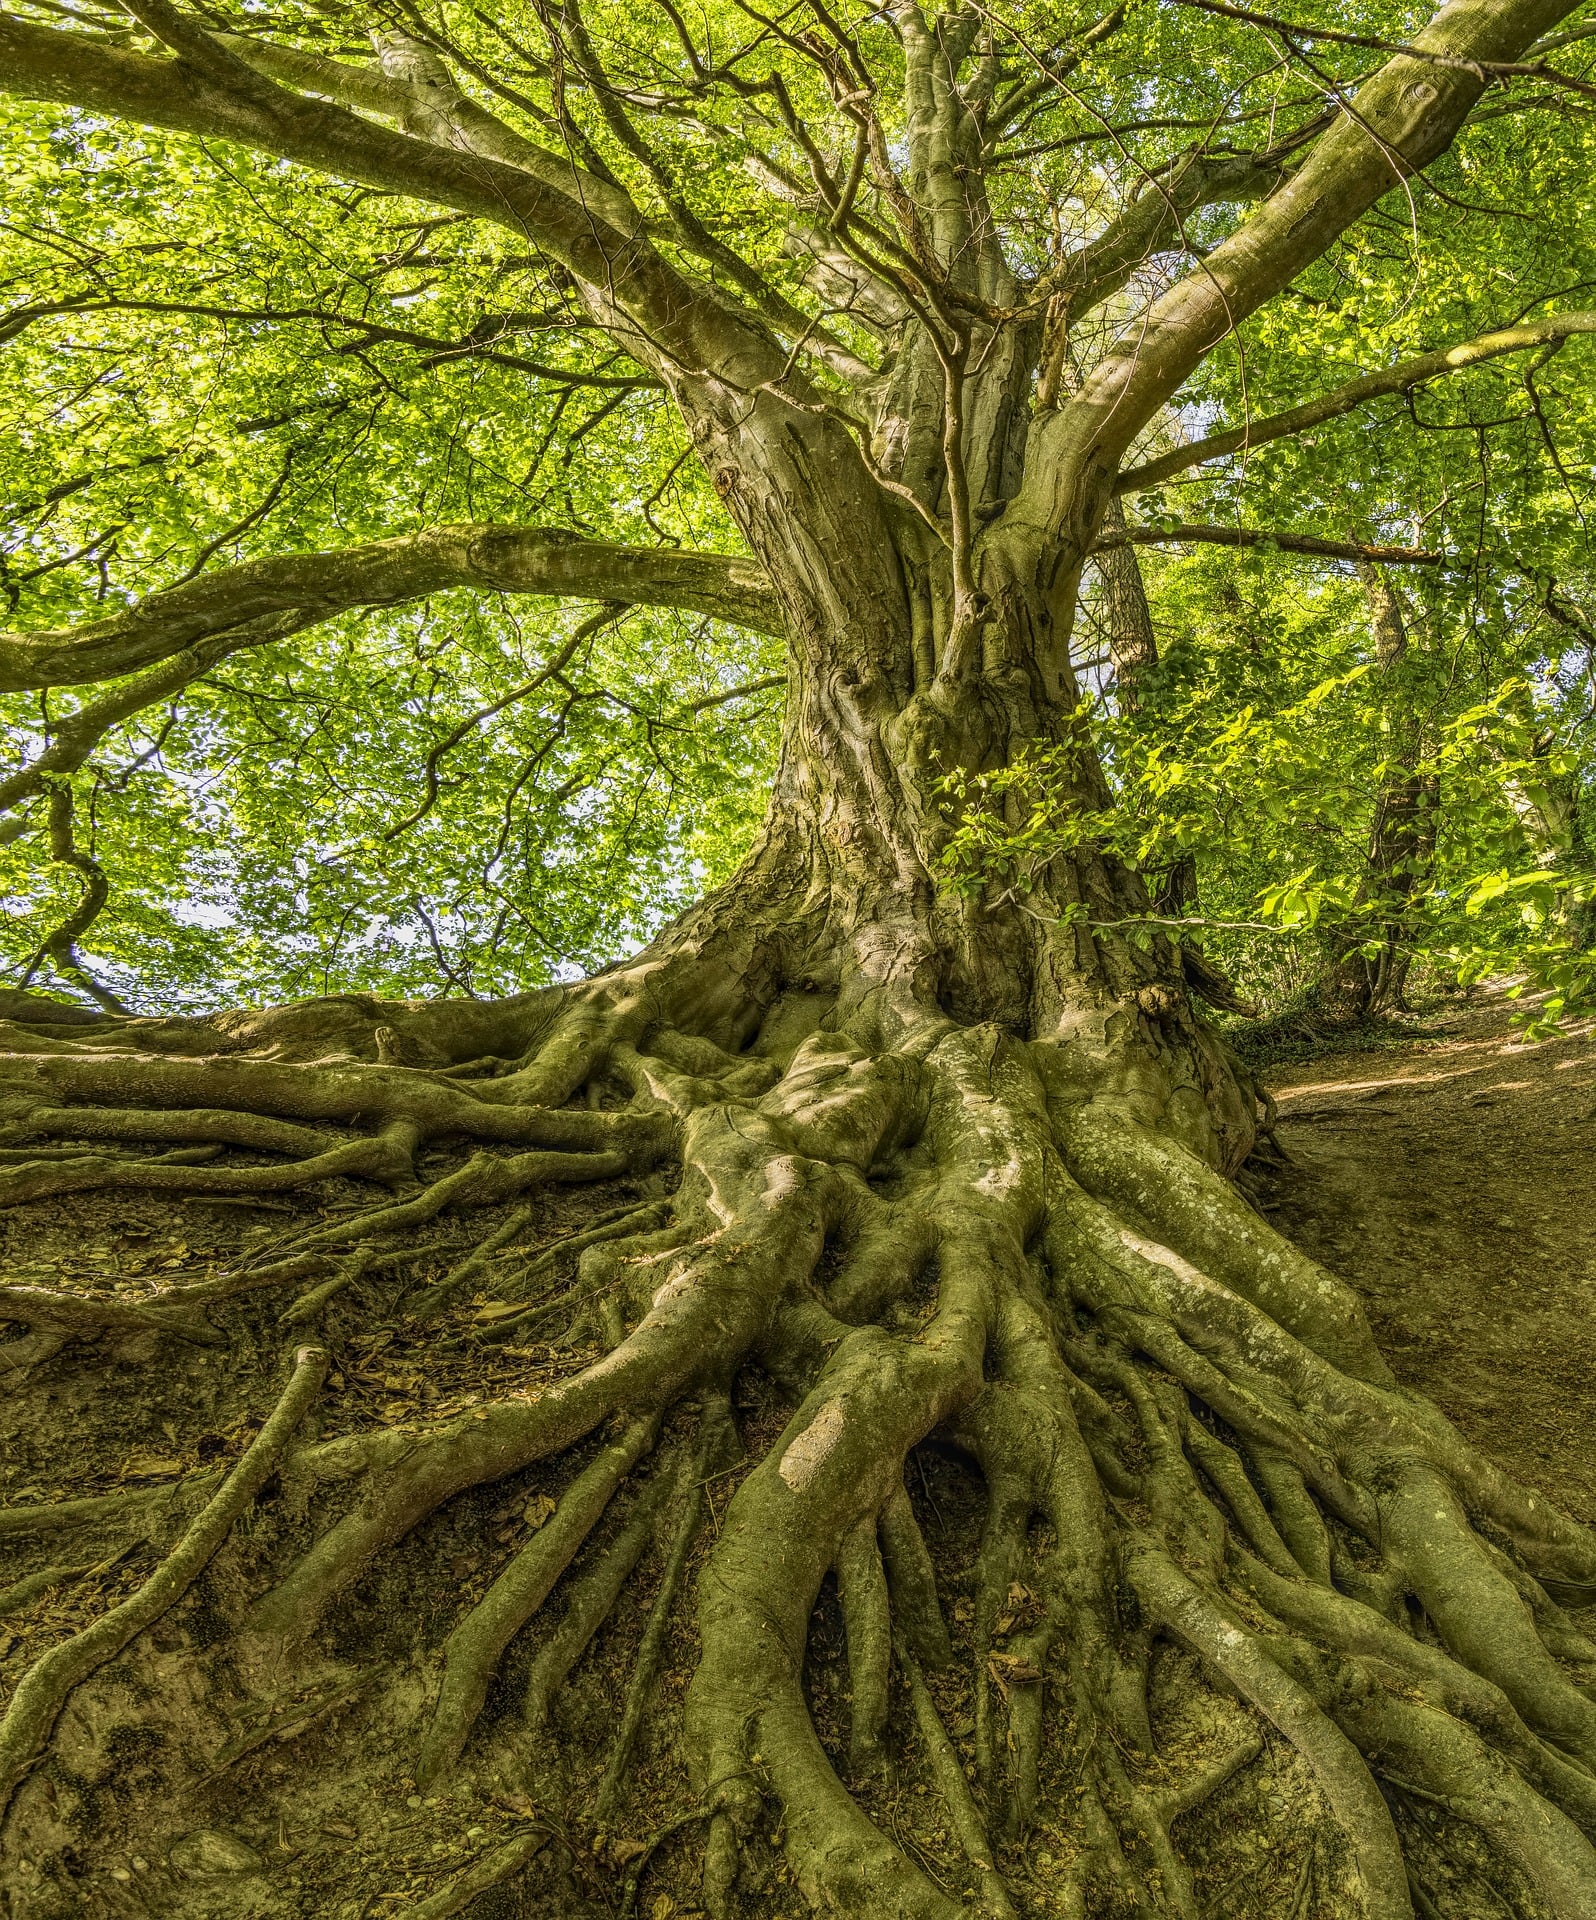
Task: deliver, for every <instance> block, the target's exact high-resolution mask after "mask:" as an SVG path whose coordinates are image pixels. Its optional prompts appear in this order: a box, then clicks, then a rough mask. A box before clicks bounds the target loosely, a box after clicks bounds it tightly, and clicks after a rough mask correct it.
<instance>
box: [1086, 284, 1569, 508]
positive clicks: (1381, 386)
mask: <svg viewBox="0 0 1596 1920" xmlns="http://www.w3.org/2000/svg"><path fill="white" fill-rule="evenodd" d="M1576 333H1596V312H1591V311H1588V310H1585V311H1578V312H1574V313H1554V314H1549V315H1548V316H1547V317H1546V318H1545V319H1544V320H1529V321H1526V322H1525V323H1524V324H1523V325H1522V326H1517V327H1498V328H1497V329H1495V331H1493V332H1491V333H1482V334H1478V335H1476V336H1475V338H1474V339H1472V340H1464V341H1462V342H1460V343H1459V344H1458V345H1457V346H1455V347H1438V348H1436V349H1435V351H1434V352H1433V353H1420V354H1416V355H1415V356H1414V357H1413V358H1412V359H1411V360H1399V361H1398V362H1397V363H1396V365H1395V366H1393V367H1382V368H1381V369H1380V370H1379V372H1377V373H1360V374H1359V375H1358V377H1357V379H1355V380H1349V381H1347V383H1346V385H1345V386H1340V387H1335V388H1333V389H1332V390H1331V391H1330V392H1329V393H1325V394H1321V395H1320V396H1319V398H1318V399H1317V400H1309V401H1306V402H1305V403H1304V404H1303V405H1302V406H1300V407H1291V408H1288V409H1287V411H1286V412H1284V413H1272V414H1269V415H1268V416H1267V417H1266V418H1264V419H1262V420H1252V421H1249V422H1248V423H1247V425H1246V426H1244V427H1232V428H1231V429H1229V430H1228V431H1227V432H1225V433H1211V434H1209V436H1208V437H1207V439H1205V440H1193V441H1192V442H1191V444H1190V445H1189V446H1184V447H1176V448H1174V449H1173V450H1172V451H1171V452H1169V453H1166V454H1162V455H1160V456H1159V458H1158V459H1156V460H1149V461H1147V462H1146V463H1145V464H1144V465H1142V466H1139V467H1132V468H1131V469H1130V470H1129V471H1128V472H1126V473H1123V474H1121V476H1120V478H1119V481H1118V483H1117V485H1116V487H1115V489H1114V490H1115V492H1116V493H1133V492H1136V491H1138V490H1140V489H1141V488H1143V487H1156V486H1157V485H1158V484H1159V482H1160V481H1162V480H1167V479H1168V478H1169V476H1170V475H1171V474H1174V473H1179V472H1181V471H1182V470H1183V469H1184V468H1186V467H1195V466H1198V465H1200V464H1201V463H1202V462H1203V461H1205V460H1222V459H1223V458H1224V457H1225V455H1226V454H1230V453H1243V452H1247V451H1249V450H1250V449H1251V448H1253V447H1263V446H1267V445H1268V444H1269V442H1270V441H1271V440H1283V439H1285V438H1286V436H1287V435H1288V434H1294V433H1306V432H1307V430H1308V429H1309V428H1310V427H1318V426H1323V425H1324V423H1325V422H1326V421H1327V420H1339V419H1340V418H1341V416H1342V414H1344V413H1351V412H1353V411H1354V409H1356V408H1358V407H1361V406H1365V405H1367V403H1368V402H1369V401H1371V400H1378V399H1380V398H1382V397H1383V396H1384V395H1385V394H1388V393H1409V392H1411V391H1412V390H1413V388H1414V387H1420V386H1423V385H1424V383H1425V382H1426V381H1428V380H1436V379H1439V378H1440V377H1441V375H1442V374H1447V373H1462V372H1463V371H1464V369H1465V368H1468V367H1477V366H1479V365H1480V363H1481V362H1482V361H1485V360H1496V359H1499V358H1500V357H1501V356H1502V355H1503V354H1505V353H1523V352H1525V351H1526V350H1527V349H1528V348H1530V347H1544V346H1547V345H1549V344H1550V343H1551V342H1553V341H1556V340H1566V339H1568V338H1569V337H1570V336H1571V335H1573V334H1576Z"/></svg>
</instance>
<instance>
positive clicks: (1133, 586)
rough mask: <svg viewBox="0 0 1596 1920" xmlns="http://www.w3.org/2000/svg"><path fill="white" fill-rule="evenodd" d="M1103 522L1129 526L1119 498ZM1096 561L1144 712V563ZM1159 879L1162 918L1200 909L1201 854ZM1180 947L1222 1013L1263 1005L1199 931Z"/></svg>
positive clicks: (1193, 985)
mask: <svg viewBox="0 0 1596 1920" xmlns="http://www.w3.org/2000/svg"><path fill="white" fill-rule="evenodd" d="M1103 526H1104V529H1105V531H1106V532H1109V533H1123V532H1124V531H1125V526H1126V521H1125V511H1124V508H1123V507H1121V505H1120V504H1119V502H1118V501H1117V500H1113V501H1110V502H1109V505H1108V509H1107V511H1106V513H1105V514H1104V516H1103ZM1095 564H1096V567H1097V571H1098V574H1099V576H1100V577H1101V579H1102V582H1103V617H1102V624H1103V627H1104V629H1105V631H1106V634H1107V638H1108V653H1109V660H1110V663H1111V664H1112V666H1113V669H1114V691H1115V697H1116V698H1117V700H1118V701H1119V704H1120V707H1121V708H1122V709H1123V711H1124V712H1126V713H1127V714H1130V715H1132V716H1133V717H1134V716H1139V715H1140V714H1141V713H1142V711H1143V706H1144V699H1143V684H1144V682H1145V678H1146V675H1147V673H1148V672H1149V670H1150V669H1152V668H1153V667H1156V666H1157V665H1158V636H1157V634H1156V633H1155V632H1154V630H1153V613H1152V608H1151V607H1150V606H1149V605H1148V602H1147V588H1146V586H1145V585H1144V583H1143V581H1142V569H1141V563H1140V561H1139V560H1138V559H1137V558H1136V549H1135V548H1134V547H1133V546H1130V545H1125V546H1119V547H1107V548H1105V549H1104V550H1103V551H1102V552H1100V553H1099V554H1098V555H1097V556H1096V561H1095ZM1156 882H1157V884H1156V886H1155V888H1154V890H1153V896H1152V901H1153V912H1154V913H1155V914H1157V915H1158V916H1159V917H1160V918H1161V919H1166V920H1186V919H1192V918H1195V917H1196V916H1197V915H1198V914H1199V913H1200V911H1201V907H1200V904H1199V901H1198V898H1197V856H1196V854H1194V853H1183V854H1181V855H1180V857H1179V858H1178V859H1176V860H1174V861H1173V862H1171V863H1170V864H1169V865H1168V866H1166V867H1163V868H1161V869H1160V870H1159V872H1158V874H1157V875H1156ZM1179 947H1180V967H1181V976H1182V978H1183V980H1184V981H1185V984H1186V986H1187V987H1188V988H1189V989H1190V991H1191V992H1193V993H1195V994H1196V995H1197V996H1198V997H1199V998H1200V999H1202V1000H1204V1001H1206V1002H1207V1004H1208V1005H1209V1006H1211V1007H1217V1008H1218V1009H1219V1010H1220V1012H1221V1013H1240V1014H1248V1015H1254V1014H1256V1013H1257V1011H1258V1010H1257V1008H1256V1007H1255V1006H1253V1005H1252V1003H1251V1002H1250V1001H1248V1000H1247V999H1246V998H1245V997H1244V996H1243V995H1242V994H1241V993H1240V992H1239V991H1238V990H1237V987H1236V984H1235V982H1234V981H1233V980H1232V979H1231V978H1230V977H1229V975H1228V974H1227V973H1226V972H1225V971H1224V969H1223V968H1222V967H1216V966H1215V965H1214V963H1213V961H1211V960H1210V959H1209V958H1208V956H1207V955H1206V954H1205V953H1204V952H1203V948H1202V942H1201V940H1200V939H1198V938H1197V936H1196V935H1195V933H1193V932H1190V931H1187V932H1182V933H1181V934H1180V935H1179Z"/></svg>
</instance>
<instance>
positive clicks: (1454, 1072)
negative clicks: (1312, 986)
mask: <svg viewBox="0 0 1596 1920" xmlns="http://www.w3.org/2000/svg"><path fill="white" fill-rule="evenodd" d="M1512 1011H1513V1003H1511V1002H1508V1001H1505V1000H1503V999H1501V998H1499V997H1494V996H1493V997H1489V998H1487V997H1485V996H1481V997H1479V998H1478V999H1477V1000H1475V1001H1473V1002H1472V1003H1463V1004H1460V1003H1459V1002H1458V1001H1457V1000H1455V999H1454V1000H1452V1001H1449V1002H1442V1003H1440V1004H1439V1005H1438V1006H1428V1007H1424V1008H1422V1009H1421V1011H1420V1014H1419V1017H1418V1018H1417V1019H1415V1020H1414V1021H1413V1022H1412V1023H1411V1028H1412V1037H1405V1036H1404V1035H1403V1034H1402V1033H1401V1031H1400V1030H1397V1031H1394V1032H1392V1033H1391V1034H1389V1035H1388V1036H1386V1038H1385V1040H1384V1043H1383V1044H1381V1045H1379V1046H1377V1047H1372V1048H1370V1049H1369V1050H1367V1051H1359V1052H1340V1051H1337V1052H1326V1053H1321V1054H1319V1055H1318V1056H1317V1057H1313V1058H1309V1059H1306V1060H1300V1061H1297V1062H1294V1063H1292V1064H1290V1065H1277V1066H1275V1067H1274V1068H1272V1069H1266V1070H1265V1073H1264V1079H1265V1082H1266V1084H1267V1085H1268V1087H1269V1090H1270V1092H1271V1093H1272V1094H1273V1095H1274V1097H1275V1099H1276V1100H1277V1101H1278V1103H1279V1108H1280V1123H1279V1140H1280V1144H1281V1146H1282V1147H1283V1148H1284V1149H1285V1152H1286V1154H1287V1155H1288V1156H1289V1165H1288V1166H1286V1167H1285V1168H1283V1169H1281V1170H1279V1171H1278V1172H1277V1173H1275V1174H1274V1176H1273V1177H1272V1178H1271V1179H1270V1181H1269V1183H1268V1187H1267V1190H1266V1192H1265V1194H1264V1197H1263V1204H1264V1207H1265V1210H1266V1211H1267V1213H1268V1216H1269V1219H1270V1220H1271V1222H1272V1223H1273V1224H1274V1225H1275V1226H1276V1227H1278V1228H1279V1229H1280V1231H1281V1232H1283V1233H1285V1234H1287V1235H1289V1236H1290V1238H1291V1239H1293V1240H1295V1241H1296V1242H1297V1244H1298V1245H1299V1246H1301V1247H1302V1248H1303V1250H1304V1251H1305V1252H1307V1253H1310V1254H1312V1255H1313V1257H1314V1258H1315V1259H1317V1260H1320V1261H1322V1262H1323V1263H1324V1265H1325V1266H1327V1267H1329V1268H1331V1269H1332V1271H1334V1272H1335V1273H1337V1274H1339V1275H1340V1276H1341V1278H1342V1279H1344V1280H1347V1281H1349V1282H1350V1283H1351V1284H1352V1285H1353V1286H1355V1287H1356V1288H1357V1289H1358V1290H1359V1292H1360V1293H1361V1294H1362V1295H1363V1297H1364V1300H1365V1302H1366V1306H1367V1311H1368V1314H1369V1318H1370V1320H1371V1321H1372V1323H1373V1326H1374V1331H1375V1335H1376V1337H1377V1338H1378V1340H1379V1342H1380V1347H1381V1350H1382V1351H1383V1352H1384V1354H1385V1356H1386V1358H1387V1359H1388V1360H1389V1362H1390V1363H1391V1366H1392V1368H1393V1369H1394V1371H1395V1372H1396V1375H1397V1377H1398V1379H1399V1380H1401V1381H1402V1383H1403V1384H1404V1385H1405V1386H1411V1387H1416V1388H1418V1389H1419V1391H1420V1392H1422V1393H1426V1394H1428V1395H1429V1396H1430V1398H1431V1399H1433V1400H1434V1401H1435V1402H1436V1403H1437V1404H1438V1405H1439V1406H1440V1407H1441V1409H1442V1411H1443V1412H1444V1413H1446V1414H1447V1416H1448V1417H1449V1418H1450V1419H1451V1420H1453V1421H1454V1422H1456V1424H1457V1425H1458V1427H1459V1428H1461V1429H1462V1431H1463V1432H1464V1433H1465V1434H1466V1435H1467V1436H1468V1438H1469V1439H1470V1440H1472V1441H1474V1442H1475V1443H1476V1444H1477V1445H1478V1446H1480V1447H1481V1448H1482V1449H1483V1450H1484V1451H1485V1452H1487V1453H1489V1454H1490V1455H1492V1457H1493V1458H1495V1459H1496V1460H1498V1461H1500V1462H1501V1464H1502V1465H1503V1466H1504V1467H1506V1468H1507V1469H1508V1471H1509V1472H1510V1473H1512V1474H1513V1475H1514V1476H1515V1477H1516V1478H1517V1479H1519V1480H1521V1481H1523V1482H1525V1483H1526V1484H1527V1485H1529V1486H1532V1487H1536V1488H1539V1489H1540V1490H1541V1491H1543V1492H1545V1493H1546V1494H1548V1495H1549V1496H1550V1497H1551V1498H1553V1499H1554V1500H1556V1501H1557V1502H1558V1504H1559V1505H1561V1506H1562V1507H1564V1508H1565V1509H1567V1510H1568V1511H1570V1512H1572V1513H1574V1514H1575V1515H1577V1516H1578V1518H1580V1519H1581V1520H1583V1521H1585V1522H1586V1523H1587V1525H1596V1199H1593V1191H1592V1188H1593V1183H1592V1178H1591V1175H1592V1169H1593V1162H1596V1029H1593V1027H1592V1026H1591V1025H1587V1026H1584V1027H1581V1028H1577V1029H1573V1030H1571V1032H1570V1034H1569V1036H1568V1037H1567V1038H1565V1039H1558V1040H1545V1041H1538V1042H1526V1041H1524V1040H1523V1039H1521V1038H1520V1037H1519V1035H1518V1033H1517V1032H1516V1030H1515V1029H1514V1027H1513V1025H1512V1021H1511V1015H1512Z"/></svg>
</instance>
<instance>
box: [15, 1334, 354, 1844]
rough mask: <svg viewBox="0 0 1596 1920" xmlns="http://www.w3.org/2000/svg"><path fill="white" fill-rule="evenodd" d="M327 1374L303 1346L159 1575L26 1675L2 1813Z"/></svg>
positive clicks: (188, 1576)
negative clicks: (256, 1428) (69, 1711)
mask: <svg viewBox="0 0 1596 1920" xmlns="http://www.w3.org/2000/svg"><path fill="white" fill-rule="evenodd" d="M326 1371H327V1355H326V1353H325V1352H324V1351H323V1350H322V1349H320V1348H318V1347H301V1348H300V1350H299V1352H298V1353H296V1354H295V1356H294V1368H293V1374H292V1377H291V1378H290V1380H289V1382H288V1385H287V1387H286V1388H284V1390H283V1396H282V1398H281V1399H280V1400H279V1401H278V1403H277V1406H276V1409H275V1410H274V1412H273V1414H272V1416H271V1418H270V1419H269V1420H268V1421H267V1422H266V1424H265V1426H264V1427H262V1428H261V1431H260V1434H259V1436H258V1437H257V1439H256V1440H255V1442H254V1444H253V1445H252V1446H251V1447H250V1449H249V1451H248V1452H247V1453H246V1454H245V1455H244V1457H243V1459H242V1460H240V1461H239V1463H238V1465H237V1466H236V1467H235V1468H234V1469H233V1471H232V1472H231V1473H230V1474H229V1475H228V1476H227V1478H226V1479H225V1480H224V1481H223V1482H222V1485H221V1486H220V1487H219V1488H218V1489H217V1491H216V1493H215V1494H214V1496H213V1497H212V1498H211V1499H210V1500H209V1501H208V1502H207V1503H206V1506H205V1509H204V1511H203V1512H202V1513H201V1514H200V1515H199V1517H198V1519H197V1520H195V1522H194V1524H193V1525H192V1526H191V1527H189V1529H188V1530H187V1532H186V1533H185V1534H184V1535H183V1537H182V1539H181V1540H179V1541H178V1543H177V1545H176V1546H175V1547H174V1548H173V1549H172V1551H171V1553H169V1554H168V1555H167V1557H166V1558H165V1559H164V1560H163V1561H162V1562H161V1564H160V1566H159V1567H158V1568H157V1569H156V1570H155V1572H154V1573H153V1574H151V1576H150V1577H149V1579H148V1580H146V1581H145V1582H144V1584H143V1585H142V1586H141V1587H140V1588H139V1589H138V1591H137V1592H136V1593H134V1594H132V1595H130V1596H129V1598H128V1599H126V1600H124V1601H123V1602H122V1604H121V1605H120V1606H119V1607H114V1608H113V1609H112V1610H111V1612H109V1613H106V1614H102V1615H101V1616H100V1618H99V1619H98V1620H96V1621H95V1622H94V1624H93V1625H92V1626H90V1627H86V1628H85V1629H84V1631H83V1632H82V1633H80V1634H78V1635H76V1636H75V1637H74V1638H73V1639H71V1640H68V1641H65V1642H64V1643H63V1644H62V1645H60V1646H58V1647H55V1648H52V1650H51V1651H50V1652H49V1653H47V1654H46V1655H45V1656H44V1658H43V1659H42V1660H40V1661H39V1662H38V1663H37V1664H36V1665H35V1666H33V1667H31V1668H30V1669H29V1670H28V1672H27V1673H26V1674H24V1675H23V1677H22V1681H21V1683H20V1685H19V1686H18V1687H17V1690H16V1692H15V1693H14V1694H13V1695H12V1698H11V1701H10V1704H9V1705H8V1706H7V1708H6V1712H5V1718H4V1719H3V1720H0V1809H3V1808H4V1807H5V1806H8V1805H9V1804H10V1801H11V1797H12V1795H13V1794H14V1793H15V1792H16V1790H17V1785H18V1783H19V1782H20V1781H21V1780H22V1778H23V1777H24V1775H25V1774H26V1773H27V1771H28V1769H29V1768H30V1767H32V1766H33V1765H35V1764H36V1762H37V1761H38V1759H39V1757H40V1754H41V1753H42V1751H43V1748H44V1744H45V1742H46V1740H48V1738H49V1736H50V1729H51V1728H52V1727H53V1726H54V1725H55V1722H56V1717H57V1715H58V1714H59V1713H60V1711H61V1709H62V1707H63V1706H64V1705H65V1703H66V1699H67V1696H68V1694H70V1693H71V1691H72V1689H73V1688H74V1687H76V1686H77V1685H79V1684H80V1683H81V1682H82V1681H83V1680H85V1679H87V1677H88V1676H89V1675H90V1674H91V1673H93V1672H94V1671H95V1669H96V1668H97V1667H102V1666H104V1664H105V1663H106V1661H108V1660H110V1659H113V1658H114V1657H115V1656H116V1655H117V1654H118V1653H120V1652H121V1651H122V1649H123V1648H124V1647H125V1646H126V1645H127V1644H128V1642H129V1641H130V1640H131V1639H133V1637H134V1636H135V1635H136V1634H140V1633H142V1632H143V1631H144V1630H145V1628H146V1627H148V1626H150V1625H151V1624H152V1623H153V1622H154V1621H156V1620H158V1619H159V1618H160V1617H161V1615H162V1614H163V1613H165V1612H166V1611H167V1609H168V1608H169V1607H172V1606H173V1605H175V1604H176V1602H177V1601H179V1600H180V1599H181V1598H182V1597H183V1595H184V1594H185V1593H186V1592H187V1591H188V1589H189V1588H190V1587H191V1586H192V1585H193V1584H194V1582H195V1581H196V1580H197V1579H198V1578H199V1576H200V1575H201V1574H202V1573H203V1572H204V1570H205V1567H206V1564H207V1563H208V1562H209V1560H210V1559H211V1557H212V1555H214V1554H215V1552H216V1550H217V1548H218V1547H219V1546H220V1545H221V1544H222V1542H223V1541H224V1540H225V1539H226V1538H227V1535H228V1533H229V1532H230V1530H231V1528H232V1525H233V1522H234V1521H235V1520H237V1518H238V1516H239V1515H240V1514H241V1513H242V1512H243V1511H244V1509H245V1508H246V1507H247V1506H248V1505H249V1503H250V1501H251V1500H253V1499H254V1497H255V1495H256V1494H257V1493H258V1492H259V1491H260V1489H261V1486H262V1485H263V1484H264V1482H265V1480H266V1478H267V1476H268V1475H269V1474H270V1473H271V1472H272V1471H273V1470H274V1469H275V1468H276V1466H277V1464H278V1462H279V1461H280V1460H281V1458H282V1454H283V1449H284V1447H285V1446H286V1445H287V1443H288V1440H289V1437H290V1436H291V1435H292V1433H293V1431H294V1429H295V1427H297V1426H298V1424H299V1422H300V1420H301V1419H302V1418H303V1416H304V1414H305V1410H306V1409H307V1408H308V1407H309V1405H310V1403H311V1401H312V1400H313V1399H314V1398H315V1395H316V1390H317V1389H318V1388H319V1387H320V1385H321V1383H322V1379H323V1377H324V1376H325V1374H326Z"/></svg>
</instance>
